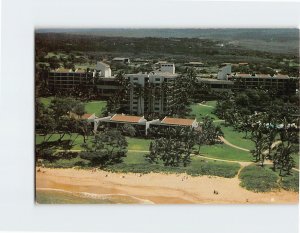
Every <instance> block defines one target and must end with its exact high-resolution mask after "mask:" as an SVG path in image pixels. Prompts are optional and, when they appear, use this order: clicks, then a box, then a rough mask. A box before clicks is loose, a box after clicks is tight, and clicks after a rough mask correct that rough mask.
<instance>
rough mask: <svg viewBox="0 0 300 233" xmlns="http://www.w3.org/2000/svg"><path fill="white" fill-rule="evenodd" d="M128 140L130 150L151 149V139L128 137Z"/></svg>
mask: <svg viewBox="0 0 300 233" xmlns="http://www.w3.org/2000/svg"><path fill="white" fill-rule="evenodd" d="M126 140H127V142H128V150H143V151H148V150H149V146H150V142H151V140H149V139H142V138H131V137H126Z"/></svg>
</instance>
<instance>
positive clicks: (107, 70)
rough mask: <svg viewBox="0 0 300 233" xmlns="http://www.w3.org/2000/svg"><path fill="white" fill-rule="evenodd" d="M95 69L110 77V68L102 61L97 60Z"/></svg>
mask: <svg viewBox="0 0 300 233" xmlns="http://www.w3.org/2000/svg"><path fill="white" fill-rule="evenodd" d="M96 70H98V71H99V70H100V71H101V76H103V77H105V78H108V77H111V69H110V68H109V67H107V65H106V64H105V63H103V62H100V61H98V62H97V66H96Z"/></svg>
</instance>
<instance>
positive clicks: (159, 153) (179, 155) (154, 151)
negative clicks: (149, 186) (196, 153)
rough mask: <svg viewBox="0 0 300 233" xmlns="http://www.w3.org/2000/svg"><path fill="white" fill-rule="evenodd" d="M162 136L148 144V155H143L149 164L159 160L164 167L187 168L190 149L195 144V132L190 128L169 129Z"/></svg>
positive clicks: (189, 159) (189, 160)
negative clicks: (181, 166)
mask: <svg viewBox="0 0 300 233" xmlns="http://www.w3.org/2000/svg"><path fill="white" fill-rule="evenodd" d="M165 131H166V132H164V134H163V135H164V136H162V137H160V138H157V139H154V140H153V141H152V142H151V143H150V147H149V150H150V153H149V154H147V155H145V158H146V160H148V161H149V162H150V163H158V162H159V161H160V160H161V161H162V162H163V164H164V166H171V167H178V166H180V165H183V166H187V165H188V164H189V163H190V162H191V158H190V156H191V153H192V148H193V146H194V144H195V132H194V129H192V128H188V127H187V128H181V127H176V128H173V127H169V128H166V129H165Z"/></svg>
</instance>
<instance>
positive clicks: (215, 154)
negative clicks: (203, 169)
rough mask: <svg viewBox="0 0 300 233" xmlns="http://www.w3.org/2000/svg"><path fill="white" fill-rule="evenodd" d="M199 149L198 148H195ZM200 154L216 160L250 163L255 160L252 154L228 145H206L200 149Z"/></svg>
mask: <svg viewBox="0 0 300 233" xmlns="http://www.w3.org/2000/svg"><path fill="white" fill-rule="evenodd" d="M195 148H196V149H197V147H195ZM200 154H202V155H204V156H207V157H210V158H216V159H224V160H236V161H244V162H250V161H252V160H253V157H252V155H251V154H250V152H247V151H243V150H239V149H236V148H233V147H230V146H228V145H226V144H215V145H205V146H202V147H201V149H200Z"/></svg>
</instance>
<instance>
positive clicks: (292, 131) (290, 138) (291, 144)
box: [273, 118, 299, 175]
mask: <svg viewBox="0 0 300 233" xmlns="http://www.w3.org/2000/svg"><path fill="white" fill-rule="evenodd" d="M289 120H291V119H289ZM289 120H288V119H287V118H284V119H283V127H282V129H280V132H279V136H280V141H281V143H280V144H279V146H278V147H277V150H276V153H275V156H274V158H273V163H274V161H275V163H274V166H273V169H276V167H278V168H279V171H280V173H279V174H280V175H282V171H286V173H287V174H288V175H289V174H290V173H291V170H292V168H293V167H294V165H295V161H294V159H293V157H292V154H293V153H295V152H298V149H299V148H298V139H299V132H298V128H297V127H296V126H293V125H292V122H293V121H289Z"/></svg>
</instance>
